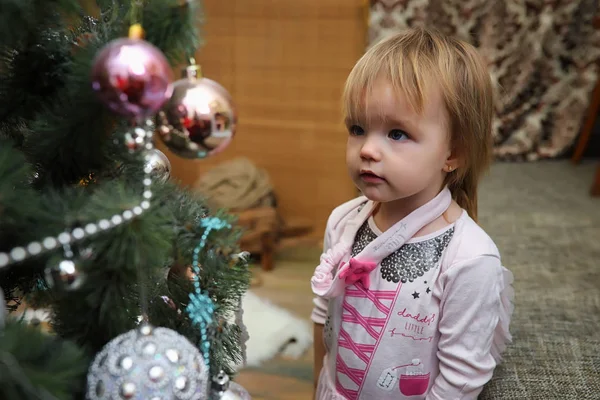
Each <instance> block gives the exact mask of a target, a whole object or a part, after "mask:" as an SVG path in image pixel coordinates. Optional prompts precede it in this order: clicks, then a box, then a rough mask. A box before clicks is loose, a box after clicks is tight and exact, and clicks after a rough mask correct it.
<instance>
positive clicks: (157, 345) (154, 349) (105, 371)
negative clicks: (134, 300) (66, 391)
mask: <svg viewBox="0 0 600 400" xmlns="http://www.w3.org/2000/svg"><path fill="white" fill-rule="evenodd" d="M208 390H209V388H208V368H207V366H206V364H205V363H204V360H203V358H202V355H201V354H200V352H199V351H198V349H197V348H196V347H195V346H194V345H193V344H191V343H190V342H189V341H188V340H187V339H186V338H185V337H183V336H181V335H180V334H178V333H177V332H175V331H173V330H171V329H167V328H157V327H152V326H151V325H148V324H144V325H142V326H141V327H140V328H138V329H134V330H131V331H129V332H127V333H124V334H122V335H120V336H117V337H116V338H115V339H113V340H111V341H110V342H109V343H108V344H106V346H104V348H103V349H102V350H101V351H100V353H98V354H97V355H96V358H95V359H94V362H93V363H92V365H91V367H90V370H89V371H88V376H87V395H86V398H87V399H88V400H116V399H131V400H204V399H206V398H207V397H208Z"/></svg>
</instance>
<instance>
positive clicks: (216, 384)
mask: <svg viewBox="0 0 600 400" xmlns="http://www.w3.org/2000/svg"><path fill="white" fill-rule="evenodd" d="M251 399H252V397H250V393H248V391H247V390H246V389H244V388H243V387H242V386H241V385H240V384H238V383H235V382H232V381H231V380H230V379H229V376H228V375H227V374H226V373H225V372H223V371H221V372H219V374H218V375H217V376H215V377H214V378H213V379H212V391H211V400H251Z"/></svg>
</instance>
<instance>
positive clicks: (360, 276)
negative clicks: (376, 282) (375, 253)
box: [339, 258, 377, 289]
mask: <svg viewBox="0 0 600 400" xmlns="http://www.w3.org/2000/svg"><path fill="white" fill-rule="evenodd" d="M375 268H377V263H374V262H369V261H359V260H357V259H355V258H351V259H350V261H349V262H347V263H345V264H344V265H343V266H342V268H340V271H339V276H340V278H345V279H346V284H347V285H352V284H354V283H356V282H361V283H362V284H363V286H364V288H365V289H368V288H369V286H370V285H371V279H370V278H369V274H370V273H371V271H373V270H374V269H375Z"/></svg>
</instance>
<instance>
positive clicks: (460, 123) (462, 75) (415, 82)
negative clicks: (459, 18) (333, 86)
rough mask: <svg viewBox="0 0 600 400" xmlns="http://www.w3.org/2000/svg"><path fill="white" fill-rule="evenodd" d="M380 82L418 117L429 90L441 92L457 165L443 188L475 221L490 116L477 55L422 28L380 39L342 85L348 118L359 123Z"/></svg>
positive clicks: (487, 157)
mask: <svg viewBox="0 0 600 400" xmlns="http://www.w3.org/2000/svg"><path fill="white" fill-rule="evenodd" d="M380 77H383V78H387V79H388V80H389V82H390V84H391V85H392V86H393V87H394V88H395V89H396V90H397V92H398V93H402V94H403V95H405V96H406V99H407V101H408V102H409V104H410V105H411V106H412V107H413V108H414V109H415V111H416V112H419V113H420V112H422V111H423V107H424V103H425V101H427V99H426V94H427V93H428V90H430V89H431V88H432V86H434V85H435V86H437V87H438V88H439V89H440V90H441V94H442V98H443V100H444V105H445V107H446V111H447V118H448V123H449V127H448V128H449V132H450V144H451V148H452V151H453V154H454V155H455V156H457V157H458V159H459V160H460V164H459V167H458V168H457V169H456V170H454V171H452V172H450V173H448V175H447V177H446V182H445V184H446V185H448V187H449V189H450V191H451V192H452V196H453V198H454V200H455V201H456V202H457V203H458V204H459V205H460V206H461V207H462V208H464V209H465V210H467V212H468V213H469V215H470V216H471V218H473V219H475V220H477V185H478V182H479V178H480V177H481V175H482V174H483V173H484V172H485V170H486V169H487V168H488V166H489V164H490V161H491V151H492V117H493V112H494V105H493V89H492V83H491V79H490V75H489V73H488V70H487V67H486V65H485V63H484V61H483V60H482V58H481V57H480V55H479V54H478V52H477V50H476V49H475V48H474V47H473V46H471V45H470V44H468V43H465V42H463V41H461V40H458V39H455V38H452V37H449V36H446V35H444V34H442V33H440V32H437V31H435V30H432V29H425V28H416V29H410V30H407V31H403V32H401V33H398V34H395V35H393V36H390V37H388V38H386V39H383V40H382V41H380V42H379V43H377V44H375V45H374V46H372V47H371V48H370V49H369V50H367V52H366V53H365V54H364V55H363V57H362V58H361V59H360V60H359V61H358V63H357V64H356V65H355V66H354V68H353V69H352V72H351V73H350V76H349V77H348V80H347V81H346V85H345V88H344V94H343V108H344V109H343V112H344V116H345V117H346V118H347V119H349V120H351V121H357V120H361V115H362V114H364V109H365V103H364V101H365V94H366V93H368V92H369V91H370V90H371V88H372V85H373V83H374V82H375V80H377V79H378V78H380Z"/></svg>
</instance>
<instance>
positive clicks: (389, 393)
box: [311, 189, 513, 400]
mask: <svg viewBox="0 0 600 400" xmlns="http://www.w3.org/2000/svg"><path fill="white" fill-rule="evenodd" d="M450 201H451V196H450V193H449V191H448V190H447V189H444V190H443V191H442V192H441V193H440V194H439V195H438V196H437V197H436V198H435V199H433V200H432V201H431V202H430V203H428V204H426V205H424V206H423V207H421V208H419V209H418V210H416V211H414V212H413V213H411V214H410V215H409V216H407V217H406V218H405V219H403V220H402V221H400V222H398V223H397V224H396V225H394V226H393V227H391V228H390V229H388V230H387V231H386V232H383V233H382V232H379V231H378V230H377V227H376V226H375V225H374V224H373V223H372V219H371V218H370V217H371V213H372V211H373V209H374V207H375V206H376V204H375V203H373V202H372V201H368V200H367V199H366V198H365V197H359V198H357V199H354V200H351V201H349V202H347V203H345V204H343V205H341V206H339V207H338V208H336V209H335V210H334V211H333V213H332V214H331V216H330V218H329V220H328V223H327V230H326V234H325V247H324V253H323V255H322V256H321V263H320V265H319V266H318V267H317V269H316V270H315V274H314V276H313V278H312V280H311V285H312V288H313V291H314V292H315V294H316V295H317V297H316V298H315V300H314V303H315V308H314V310H313V314H312V320H313V321H314V322H316V323H320V324H325V328H324V336H325V337H324V340H325V346H326V350H327V354H326V356H325V360H324V367H323V370H322V371H321V376H320V379H319V385H318V389H317V399H319V400H330V399H350V400H355V399H369V400H376V399H409V398H410V399H414V400H417V399H426V400H438V399H439V400H454V399H476V398H477V396H478V395H479V393H480V392H481V390H482V388H483V386H484V384H485V383H486V382H488V381H489V380H490V378H491V377H492V373H493V371H494V368H495V367H496V365H497V364H498V363H499V362H500V355H501V353H502V352H503V351H504V348H505V346H506V344H507V343H508V342H509V341H510V340H511V336H510V333H509V329H508V328H509V322H510V317H511V314H512V309H513V306H512V296H513V292H512V287H511V284H512V274H511V273H510V271H508V270H507V269H506V268H504V267H503V266H502V264H501V261H500V256H499V253H498V249H497V248H496V246H495V244H494V242H493V241H492V240H491V239H490V237H489V236H488V235H487V234H486V233H485V232H484V231H483V230H482V229H481V228H480V227H479V226H478V225H477V224H476V223H475V222H474V221H473V220H472V219H471V218H470V217H469V216H468V214H467V213H466V212H463V214H462V216H461V217H460V218H459V219H458V220H457V221H456V222H455V223H454V224H453V225H452V226H450V227H448V228H446V229H444V230H442V231H439V232H435V233H433V234H431V235H427V236H423V237H416V238H413V236H414V234H415V233H416V232H418V231H419V230H420V229H421V228H422V227H423V226H425V225H427V224H428V223H430V222H431V221H433V220H434V219H436V218H438V217H439V216H440V215H441V214H442V213H443V212H444V211H445V210H446V209H447V208H448V206H449V204H450ZM355 239H356V240H357V241H355ZM353 253H354V255H353Z"/></svg>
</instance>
